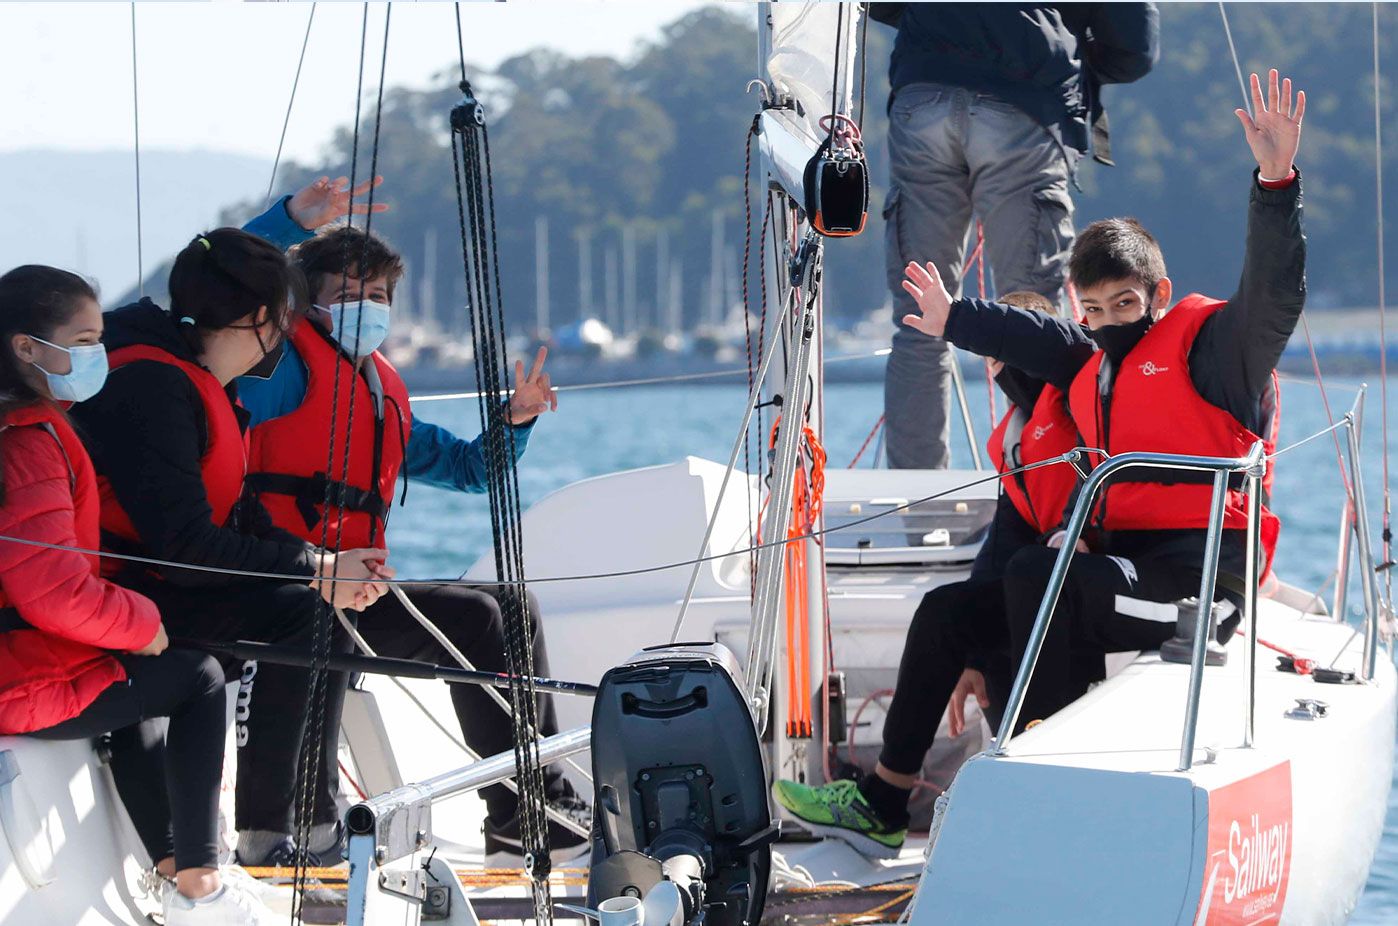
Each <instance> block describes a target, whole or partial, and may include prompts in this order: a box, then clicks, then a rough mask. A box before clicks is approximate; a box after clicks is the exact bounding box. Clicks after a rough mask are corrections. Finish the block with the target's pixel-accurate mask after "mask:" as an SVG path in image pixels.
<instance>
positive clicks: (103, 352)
mask: <svg viewBox="0 0 1398 926" xmlns="http://www.w3.org/2000/svg"><path fill="white" fill-rule="evenodd" d="M30 337H31V338H34V340H36V341H38V342H39V343H40V344H47V345H48V346H49V347H52V348H53V349H54V350H61V351H63V352H64V353H65V354H67V355H68V359H69V361H70V362H71V363H72V368H71V369H70V370H69V371H68V372H67V373H50V372H49V371H48V370H45V369H44V368H43V367H40V366H39V364H38V363H35V362H34V361H32V360H31V361H30V363H33V364H34V366H36V367H39V370H40V371H41V372H42V373H43V374H44V376H45V377H46V378H47V379H48V383H49V394H50V395H52V396H53V397H54V398H55V399H57V400H58V401H60V402H83V401H86V400H87V399H90V398H92V397H93V396H95V395H96V394H97V393H99V392H101V391H102V384H103V383H105V382H106V381H107V349H106V348H105V347H103V346H102V345H101V344H78V345H76V346H74V347H64V346H63V345H62V344H55V343H53V342H52V341H45V340H44V339H43V338H39V337H35V336H34V335H32V334H31V335H30Z"/></svg>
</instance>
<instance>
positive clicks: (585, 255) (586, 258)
mask: <svg viewBox="0 0 1398 926" xmlns="http://www.w3.org/2000/svg"><path fill="white" fill-rule="evenodd" d="M591 317H592V232H590V231H585V230H584V231H579V232H578V321H579V322H583V321H586V320H587V319H589V318H591Z"/></svg>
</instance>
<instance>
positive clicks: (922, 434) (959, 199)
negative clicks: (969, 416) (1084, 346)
mask: <svg viewBox="0 0 1398 926" xmlns="http://www.w3.org/2000/svg"><path fill="white" fill-rule="evenodd" d="M870 15H871V16H872V17H873V18H874V19H877V20H879V21H880V22H884V23H888V24H890V25H895V26H897V28H898V36H897V39H896V41H895V42H894V47H893V56H892V59H891V61H890V65H889V84H890V86H891V87H892V88H893V96H892V99H891V101H890V104H889V128H888V152H889V174H890V184H889V190H888V196H887V198H886V199H885V201H884V220H885V246H886V249H887V260H886V265H887V277H888V287H889V290H890V291H891V292H892V293H893V318H894V323H895V324H896V325H897V326H898V329H897V331H896V332H895V333H894V335H893V351H892V353H891V354H890V355H889V358H888V367H887V371H886V373H885V379H884V415H885V427H886V428H887V429H888V430H887V432H886V446H887V448H888V465H889V466H890V467H892V468H894V469H944V468H946V467H947V466H948V465H950V462H951V461H950V454H949V452H948V448H947V442H948V438H949V436H950V428H949V418H950V415H949V412H950V405H951V395H950V390H949V385H950V379H951V376H950V374H951V364H952V362H953V360H952V353H951V351H950V350H949V349H948V346H947V344H946V342H944V341H942V340H941V339H940V338H932V337H928V336H927V335H924V334H922V333H920V332H917V331H914V330H913V329H911V328H908V327H906V326H904V325H903V324H902V321H901V319H902V318H903V316H904V315H907V314H908V313H909V312H910V311H912V309H913V301H912V299H911V297H909V296H908V294H907V293H906V292H904V291H903V287H902V281H903V269H904V267H906V266H907V264H908V263H909V262H912V261H917V262H927V261H931V262H932V263H935V264H936V265H937V267H938V268H939V269H941V271H942V279H943V280H944V281H945V283H946V286H947V288H948V290H949V291H950V292H951V293H952V294H953V295H954V296H959V295H960V294H961V293H960V290H961V282H962V281H961V275H962V272H963V267H964V263H965V258H966V238H967V234H968V232H969V231H970V228H971V218H972V216H973V215H974V216H976V217H977V218H979V219H980V221H981V223H982V225H983V227H984V230H985V251H984V256H985V258H986V259H987V260H989V261H990V266H991V268H992V270H993V271H994V274H995V288H996V290H998V291H1000V292H1009V291H1010V290H1030V291H1033V292H1037V293H1040V294H1042V295H1044V296H1047V297H1048V298H1049V299H1050V300H1051V301H1053V302H1054V303H1056V304H1060V305H1061V304H1062V296H1063V284H1064V279H1065V276H1066V268H1067V262H1068V252H1069V249H1070V248H1071V247H1072V244H1073V201H1072V198H1071V197H1070V195H1069V190H1068V185H1069V183H1070V182H1071V181H1072V180H1073V177H1074V174H1075V172H1076V170H1077V167H1078V162H1079V161H1080V160H1081V159H1082V157H1083V156H1084V155H1085V154H1087V153H1089V152H1091V153H1092V155H1093V156H1094V158H1095V159H1096V160H1098V161H1100V162H1102V163H1105V164H1110V163H1111V150H1110V146H1109V144H1108V135H1107V120H1106V113H1105V111H1104V110H1103V108H1102V101H1101V85H1102V84H1105V83H1124V82H1128V81H1133V80H1138V79H1139V78H1141V77H1142V76H1144V75H1145V74H1146V73H1147V72H1148V71H1149V70H1150V69H1151V67H1152V66H1153V65H1154V63H1155V60H1156V58H1157V57H1158V53H1159V52H1158V44H1159V42H1158V38H1159V14H1158V11H1157V10H1156V8H1155V5H1154V4H1151V3H1074V4H1064V5H1062V6H1055V5H1053V4H1024V3H929V4H917V3H908V4H901V3H874V4H871V5H870Z"/></svg>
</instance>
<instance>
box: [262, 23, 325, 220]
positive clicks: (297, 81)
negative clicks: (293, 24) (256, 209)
mask: <svg viewBox="0 0 1398 926" xmlns="http://www.w3.org/2000/svg"><path fill="white" fill-rule="evenodd" d="M315 18H316V4H315V3H312V4H311V12H310V15H308V16H307V17H306V37H305V38H303V39H302V40H301V56H300V57H298V58H297V59H296V76H295V77H294V78H292V81H291V98H290V99H289V100H287V101H286V118H284V119H283V120H282V134H281V137H280V138H279V139H277V156H276V157H274V158H273V159H272V176H270V177H268V178H267V196H266V200H265V202H264V203H263V207H264V208H265V207H267V206H270V205H272V188H273V187H274V186H276V183H277V168H278V167H280V166H281V163H282V146H283V145H285V144H286V130H287V128H288V127H289V126H290V125H291V107H292V106H294V105H296V88H297V87H299V86H301V65H303V64H305V63H306V47H307V46H308V45H310V44H311V23H313V22H315Z"/></svg>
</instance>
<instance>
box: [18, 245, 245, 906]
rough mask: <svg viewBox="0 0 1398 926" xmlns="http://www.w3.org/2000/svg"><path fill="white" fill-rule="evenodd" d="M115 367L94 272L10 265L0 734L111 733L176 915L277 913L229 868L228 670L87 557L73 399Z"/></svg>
mask: <svg viewBox="0 0 1398 926" xmlns="http://www.w3.org/2000/svg"><path fill="white" fill-rule="evenodd" d="M106 377H107V354H106V351H105V350H104V348H103V346H102V310H101V307H100V306H99V305H98V303H97V294H96V293H95V292H93V289H92V287H91V286H90V285H89V284H88V283H87V281H85V280H84V279H83V278H82V277H80V276H78V275H76V274H73V273H69V272H67V271H66V270H57V269H55V268H53V267H42V266H34V265H30V266H24V267H16V268H15V269H13V270H11V271H10V272H9V273H6V274H5V275H3V276H0V535H3V536H4V537H5V538H7V540H6V541H5V542H0V735H12V734H30V735H33V736H37V737H40V738H44V739H54V740H69V739H88V738H91V737H95V736H99V735H102V734H104V733H111V768H112V776H113V778H114V779H115V780H116V785H117V790H118V791H119V792H120V794H121V797H122V801H123V802H124V803H125V805H126V808H127V811H128V812H129V813H130V815H131V819H132V822H133V823H134V824H135V827H136V831H137V833H138V834H139V835H140V838H141V842H142V843H143V844H144V846H145V848H146V851H147V852H149V854H150V857H151V860H152V862H154V863H156V870H157V871H159V872H160V873H161V874H162V875H164V876H165V878H167V879H173V885H172V886H171V888H170V889H168V890H166V891H164V897H163V902H164V904H163V905H164V913H165V923H166V924H167V926H221V924H229V926H232V924H238V926H256V924H260V923H270V922H271V918H270V917H271V914H270V913H269V912H268V911H267V909H266V908H265V907H263V906H262V904H261V902H260V901H258V900H256V899H255V898H253V897H252V896H250V895H249V894H247V893H245V892H243V891H242V890H240V889H239V888H238V887H237V886H236V884H235V883H234V882H231V881H230V882H227V883H224V882H222V880H221V878H220V876H219V869H218V793H219V781H220V777H221V776H222V772H223V741H224V734H223V718H224V710H225V706H224V688H223V673H222V671H221V670H220V669H219V666H218V663H217V662H216V661H215V660H214V659H213V657H211V656H207V655H203V654H200V653H197V652H191V651H188V650H176V649H168V648H167V647H168V646H169V642H170V641H169V638H168V637H167V636H166V632H165V626H164V624H163V623H162V622H161V615H160V612H159V611H157V610H156V605H155V603H154V602H153V601H151V600H150V599H149V598H147V597H145V596H143V595H140V594H137V593H136V592H133V591H130V590H128V589H126V588H123V587H121V586H120V585H116V584H113V583H112V582H109V581H107V580H106V579H103V578H102V577H101V575H100V574H99V559H98V557H97V556H96V555H95V554H94V553H92V552H89V551H94V550H96V549H97V547H98V518H99V501H98V489H97V479H96V476H95V475H94V473H93V468H92V461H91V460H90V459H89V457H88V455H87V452H86V450H85V449H84V448H83V445H82V442H81V441H80V440H79V439H78V435H77V434H76V433H75V432H74V430H73V427H72V425H71V424H70V423H69V421H68V417H67V414H66V413H65V407H66V406H68V405H69V404H70V403H73V402H81V401H83V400H85V399H88V398H90V397H91V396H93V395H94V394H96V393H97V391H98V390H100V389H101V388H102V385H103V382H104V381H105V380H106ZM41 544H42V545H44V546H40V545H41ZM166 718H168V732H167V726H166V723H167V722H166Z"/></svg>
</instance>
